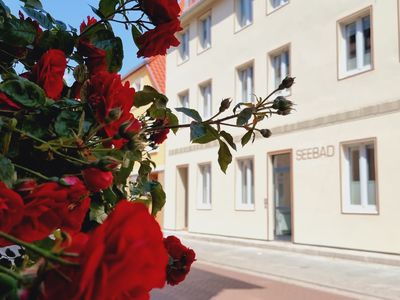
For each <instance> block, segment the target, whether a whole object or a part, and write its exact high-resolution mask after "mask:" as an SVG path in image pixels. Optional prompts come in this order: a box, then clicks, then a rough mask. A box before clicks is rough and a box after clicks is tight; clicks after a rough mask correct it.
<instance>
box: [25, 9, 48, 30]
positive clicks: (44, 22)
mask: <svg viewBox="0 0 400 300" xmlns="http://www.w3.org/2000/svg"><path fill="white" fill-rule="evenodd" d="M22 9H23V11H24V12H25V13H26V14H27V15H28V16H29V17H31V18H32V19H34V20H36V21H37V22H38V23H39V24H40V26H42V27H43V28H45V29H52V28H53V27H54V24H53V19H52V18H51V17H49V14H47V13H46V12H45V11H42V10H36V9H33V8H30V7H26V6H25V7H22Z"/></svg>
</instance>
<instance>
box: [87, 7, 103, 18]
mask: <svg viewBox="0 0 400 300" xmlns="http://www.w3.org/2000/svg"><path fill="white" fill-rule="evenodd" d="M89 6H90V8H91V9H92V11H93V12H94V13H95V14H96V15H97V16H99V17H100V19H104V17H105V16H104V15H103V13H102V12H101V11H100V10H98V9H97V8H95V7H93V6H92V5H89Z"/></svg>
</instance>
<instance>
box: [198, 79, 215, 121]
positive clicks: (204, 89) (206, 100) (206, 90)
mask: <svg viewBox="0 0 400 300" xmlns="http://www.w3.org/2000/svg"><path fill="white" fill-rule="evenodd" d="M200 94H201V104H200V105H201V108H200V111H202V112H203V118H204V119H208V118H211V116H212V101H211V83H207V84H205V85H202V86H200Z"/></svg>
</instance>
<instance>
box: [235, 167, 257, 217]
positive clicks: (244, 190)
mask: <svg viewBox="0 0 400 300" xmlns="http://www.w3.org/2000/svg"><path fill="white" fill-rule="evenodd" d="M236 182H237V183H236V186H237V208H238V209H244V210H246V209H249V210H251V209H254V172H253V160H252V159H243V160H238V171H237V181H236Z"/></svg>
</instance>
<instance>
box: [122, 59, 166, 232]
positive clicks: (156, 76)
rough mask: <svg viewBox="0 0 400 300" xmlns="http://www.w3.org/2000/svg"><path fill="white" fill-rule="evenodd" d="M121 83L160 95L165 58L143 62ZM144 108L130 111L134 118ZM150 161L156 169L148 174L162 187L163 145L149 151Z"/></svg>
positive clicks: (135, 171) (162, 85)
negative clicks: (151, 88) (146, 87)
mask: <svg viewBox="0 0 400 300" xmlns="http://www.w3.org/2000/svg"><path fill="white" fill-rule="evenodd" d="M123 81H129V82H130V84H131V86H132V87H133V88H134V89H135V90H136V91H140V90H142V89H143V87H144V86H145V85H149V86H152V87H154V88H155V89H156V90H158V91H159V92H160V93H165V56H156V57H152V58H150V59H147V60H145V61H143V62H142V63H141V64H140V65H138V66H137V67H135V68H134V69H133V70H132V71H130V72H129V73H128V74H127V75H125V76H124V78H123ZM145 110H146V108H142V107H141V108H139V109H135V110H133V111H132V113H133V114H134V115H135V116H139V115H141V114H142V113H144V112H145ZM150 155H151V159H152V160H153V161H154V162H155V163H156V165H157V168H156V169H155V170H154V171H153V173H151V174H150V177H151V179H153V180H157V181H159V182H160V183H161V184H162V185H163V186H164V185H165V183H164V168H165V145H164V144H162V145H160V146H159V147H158V148H157V149H156V150H153V151H151V153H150ZM138 168H139V167H138V165H136V166H134V169H133V172H132V175H131V180H135V178H136V176H137V173H138ZM157 221H158V222H159V223H160V224H161V225H162V224H163V211H161V212H159V213H158V215H157Z"/></svg>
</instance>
